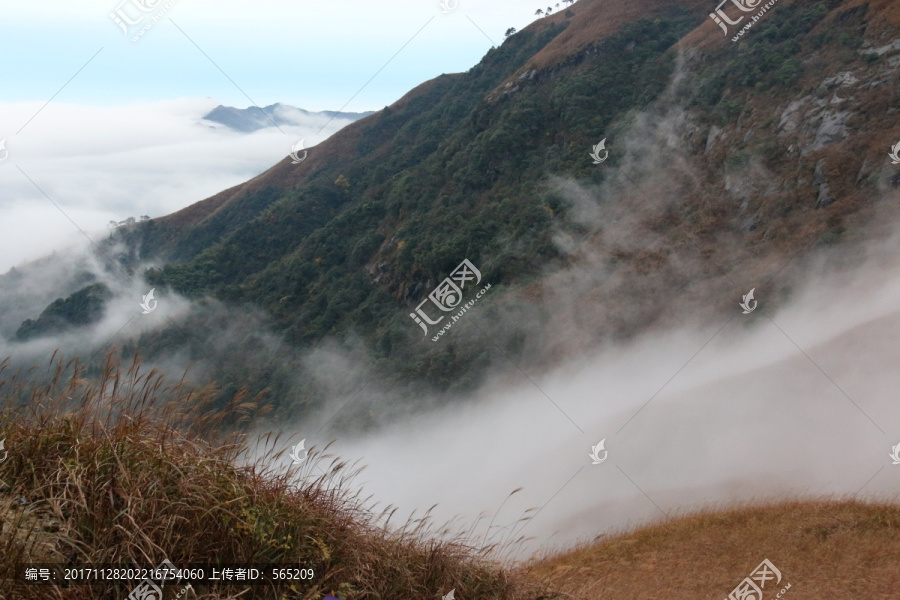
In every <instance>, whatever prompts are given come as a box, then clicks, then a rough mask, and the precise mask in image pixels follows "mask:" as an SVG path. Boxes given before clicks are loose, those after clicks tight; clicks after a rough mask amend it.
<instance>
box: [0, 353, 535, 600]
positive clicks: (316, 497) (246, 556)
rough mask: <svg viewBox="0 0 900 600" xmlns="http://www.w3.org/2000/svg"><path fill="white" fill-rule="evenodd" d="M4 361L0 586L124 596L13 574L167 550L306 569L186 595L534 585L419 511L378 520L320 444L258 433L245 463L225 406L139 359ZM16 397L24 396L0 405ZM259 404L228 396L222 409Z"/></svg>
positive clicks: (511, 594)
mask: <svg viewBox="0 0 900 600" xmlns="http://www.w3.org/2000/svg"><path fill="white" fill-rule="evenodd" d="M3 371H4V370H0V372H2V373H3V377H2V378H0V406H3V407H5V408H4V409H3V410H2V411H0V440H4V441H5V448H6V451H8V453H9V455H8V458H7V459H6V460H4V461H2V462H0V598H3V599H5V600H31V599H44V598H54V599H71V600H88V599H101V598H102V599H112V598H116V599H122V598H125V597H127V596H128V593H129V591H130V590H131V589H132V588H133V587H134V585H135V584H136V583H137V582H132V583H130V584H126V583H110V584H106V585H96V586H77V587H68V588H66V587H62V586H34V585H31V586H29V585H24V584H21V583H14V581H13V580H12V577H13V574H14V572H15V571H14V569H15V565H16V563H20V562H21V563H64V564H70V565H78V564H82V565H83V564H121V565H135V566H144V567H153V566H156V565H158V564H159V563H161V562H162V561H163V560H164V559H168V560H169V561H171V562H172V563H173V564H175V565H176V566H180V567H181V568H186V567H185V565H189V564H193V565H197V564H206V565H224V564H227V563H231V564H236V563H237V564H271V563H276V564H293V565H297V566H302V567H304V568H313V569H314V570H315V577H314V578H313V579H312V580H311V581H309V582H303V584H302V585H301V584H299V583H298V584H296V585H287V586H282V587H280V588H278V589H272V588H270V587H266V586H255V587H252V588H250V590H249V591H247V590H246V589H245V587H242V586H233V585H232V586H226V585H208V586H204V585H196V586H194V592H193V593H189V594H188V596H187V597H188V598H195V597H197V598H205V599H208V600H212V599H224V598H237V597H240V598H243V599H249V598H275V599H278V600H289V599H297V600H300V599H304V600H311V599H315V600H319V599H320V598H322V597H323V596H324V595H325V594H326V593H331V594H334V595H337V596H338V597H340V598H341V600H356V599H363V598H366V599H374V598H385V599H387V598H410V599H414V600H419V599H421V600H424V599H426V598H427V599H434V598H439V597H440V595H441V594H442V593H443V594H446V593H447V592H449V591H450V590H451V589H454V588H455V589H456V590H457V597H461V598H487V597H490V598H498V599H499V598H502V599H508V600H518V599H521V600H525V599H535V600H537V599H538V598H541V597H544V596H542V595H541V592H540V590H539V589H538V588H537V587H536V586H535V585H534V584H533V583H528V582H527V581H526V578H525V576H523V575H515V574H513V573H511V572H509V571H506V570H504V569H502V568H500V567H499V566H498V565H496V564H493V563H491V562H488V561H486V560H485V559H484V558H483V557H482V556H481V553H480V551H479V549H478V548H474V547H472V546H470V545H468V544H466V543H465V542H464V540H463V539H462V537H458V538H456V539H451V541H437V540H436V539H434V537H433V535H432V534H433V533H435V530H434V528H433V527H432V525H431V523H430V522H429V521H428V519H427V515H425V517H426V518H418V519H416V520H410V521H408V522H407V523H406V524H396V526H392V527H390V529H385V528H383V527H382V524H384V523H385V522H388V523H391V521H390V519H389V518H388V517H389V516H392V514H391V509H390V507H388V508H387V509H386V510H384V511H373V510H372V507H371V506H370V505H366V504H365V503H364V502H363V501H362V500H361V499H360V498H359V497H358V496H357V495H356V494H355V493H353V492H352V491H350V490H351V488H350V487H348V485H349V484H348V483H347V480H349V479H351V478H352V476H353V473H352V472H349V473H348V472H347V471H348V470H350V469H349V467H348V465H346V464H345V463H343V462H341V461H340V460H339V459H337V458H335V457H333V456H331V455H328V454H323V453H322V452H321V451H320V452H313V453H311V454H310V458H309V459H308V461H307V462H306V463H305V464H303V465H301V466H300V467H293V468H291V469H287V467H288V466H289V465H290V464H291V461H290V460H289V459H288V458H287V457H286V456H285V451H284V450H283V447H284V446H285V442H284V441H279V440H278V439H276V438H271V437H266V438H264V439H263V440H262V447H263V448H264V450H263V456H261V457H260V458H259V459H258V460H251V461H250V462H249V463H248V462H247V461H246V460H244V459H243V458H242V457H243V456H244V452H245V451H246V450H247V446H248V444H249V443H250V440H247V439H244V438H242V437H240V436H236V437H230V438H228V439H223V438H222V437H221V436H218V437H217V436H216V435H215V433H214V432H216V431H219V430H220V429H221V418H222V414H223V413H215V412H210V411H209V408H210V407H209V402H208V401H209V394H208V393H199V394H197V393H193V394H191V393H188V392H187V391H186V390H184V389H183V388H181V387H180V386H174V387H169V386H166V385H164V383H163V381H162V380H161V379H160V378H159V376H158V375H157V374H155V373H153V372H150V373H146V374H141V373H140V371H139V368H138V365H137V364H131V365H116V364H112V363H111V362H110V363H108V365H107V370H106V373H105V375H104V376H103V377H102V378H101V380H100V381H99V383H98V384H97V385H96V386H94V385H89V384H87V383H86V381H85V380H83V379H81V377H80V373H79V372H78V371H77V365H75V364H73V363H69V364H63V363H61V362H57V363H54V364H51V365H50V367H49V369H48V371H49V372H50V374H51V375H53V376H54V377H53V383H52V384H51V385H50V386H47V387H43V388H40V389H37V388H32V387H30V385H29V384H28V383H27V382H26V380H25V379H22V378H21V376H16V375H10V374H9V373H8V372H3ZM22 398H27V399H28V401H29V407H28V408H22V409H19V410H13V409H12V408H10V407H12V406H15V405H17V404H18V403H19V401H20V400H21V399H22ZM69 398H71V401H70V400H68V399H69ZM163 403H165V404H166V406H167V407H168V408H166V409H161V408H160V406H161V405H162V404H163ZM176 407H181V408H176ZM185 407H191V408H190V409H187V408H185ZM261 410H263V411H264V410H265V409H264V407H261V406H259V404H258V403H256V402H253V401H252V400H249V399H246V398H241V397H238V398H235V399H234V401H233V402H232V404H231V406H229V407H228V409H227V412H226V413H224V414H228V415H235V414H237V415H243V416H245V417H250V416H252V415H254V414H257V413H258V412H259V411H261ZM297 442H299V440H294V443H297ZM342 481H343V487H339V486H337V485H335V484H336V483H340V482H342ZM394 523H395V522H394ZM392 524H393V523H392ZM168 589H171V586H169V588H168ZM167 594H168V592H167ZM166 600H171V597H170V596H169V595H167V596H166Z"/></svg>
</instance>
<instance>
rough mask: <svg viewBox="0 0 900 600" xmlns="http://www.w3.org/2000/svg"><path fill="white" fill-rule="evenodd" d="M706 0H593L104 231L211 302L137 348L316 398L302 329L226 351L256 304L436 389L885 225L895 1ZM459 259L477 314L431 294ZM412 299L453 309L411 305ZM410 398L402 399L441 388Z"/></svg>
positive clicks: (733, 287) (732, 291)
mask: <svg viewBox="0 0 900 600" xmlns="http://www.w3.org/2000/svg"><path fill="white" fill-rule="evenodd" d="M759 4H760V3H759V2H752V1H747V2H745V4H744V6H745V7H748V6H750V7H757V6H759ZM715 9H716V7H715V6H714V5H713V4H712V3H711V2H709V1H707V0H688V1H686V2H681V3H679V4H678V5H673V4H671V3H667V2H662V1H658V0H641V1H640V2H625V1H624V0H614V1H601V0H580V1H579V2H577V3H575V4H574V5H572V6H571V7H569V8H568V9H566V10H561V11H559V12H557V13H555V14H553V15H551V16H550V17H546V18H542V19H539V20H537V21H535V22H534V23H533V24H531V25H530V26H528V27H527V28H525V29H524V30H523V31H520V32H518V33H516V34H514V35H512V36H510V37H509V38H508V39H506V40H505V41H504V43H503V44H502V45H501V46H500V47H497V48H492V49H491V50H490V51H489V52H488V53H487V54H486V55H485V57H484V58H483V60H482V61H481V62H480V63H479V64H478V65H476V66H474V67H473V68H472V69H470V70H469V71H468V72H466V73H457V74H445V75H441V76H439V77H437V78H435V79H433V80H431V81H428V82H425V83H423V84H421V85H420V86H418V87H417V88H415V89H413V90H411V91H410V92H409V93H408V94H406V95H405V96H404V97H403V98H401V99H400V100H398V101H397V102H396V103H394V104H392V105H391V106H388V107H385V108H384V109H383V110H381V111H378V112H377V113H375V114H372V115H369V116H367V117H365V118H362V119H360V120H358V121H356V122H354V123H352V124H350V125H348V126H347V127H345V128H343V129H342V130H341V131H339V132H337V133H336V134H334V135H333V136H332V137H331V138H329V139H328V140H327V141H325V142H323V143H322V144H320V145H318V146H315V147H313V148H310V149H308V155H307V156H306V158H305V159H304V160H302V161H300V162H299V163H298V164H295V163H296V162H297V161H293V160H292V159H290V158H286V159H284V160H283V161H281V162H280V163H278V164H277V165H275V166H273V167H272V168H271V169H269V170H268V171H266V172H265V173H263V174H261V175H259V176H257V177H255V178H253V179H251V180H250V181H247V182H246V183H244V184H241V185H239V186H236V187H234V188H231V189H228V190H224V191H222V192H220V193H219V194H216V195H214V196H212V197H210V198H207V199H205V200H202V201H200V202H198V203H196V204H194V205H192V206H189V207H187V208H185V209H183V210H181V211H178V212H176V213H174V214H171V215H168V216H166V217H163V218H160V219H154V220H151V221H150V222H148V223H143V224H138V225H135V226H133V227H130V228H122V229H120V230H117V231H115V232H113V234H112V236H111V239H110V240H109V242H108V245H107V248H109V249H113V248H121V247H123V246H120V245H119V244H124V247H127V248H129V249H130V250H129V251H128V252H127V253H124V254H121V255H120V256H121V259H122V261H123V262H125V263H126V264H127V265H128V267H129V268H132V269H142V268H144V265H145V264H146V263H148V262H149V263H152V264H154V265H155V266H153V267H152V268H149V269H146V270H145V271H144V276H145V278H146V280H147V282H148V283H149V285H150V286H155V287H157V288H160V289H163V290H166V289H168V290H172V291H175V292H177V293H179V294H182V295H184V296H186V297H188V298H190V299H193V300H195V301H196V302H197V304H196V310H195V311H194V312H193V313H191V314H189V315H188V316H186V317H184V319H183V320H182V321H181V322H180V323H179V324H178V328H179V329H178V330H176V329H173V328H170V329H163V330H159V331H156V332H149V333H145V334H143V335H142V336H141V338H140V340H138V341H137V342H135V345H129V346H128V347H129V349H134V350H140V351H142V352H143V353H144V354H145V355H147V356H149V357H150V358H154V357H156V358H158V357H160V356H164V355H168V354H170V353H173V352H175V351H183V352H184V353H187V354H189V355H190V356H192V357H202V356H210V355H215V356H216V359H217V360H219V361H220V365H226V366H220V368H219V369H217V371H216V374H217V376H220V377H224V378H225V379H226V381H225V386H226V388H228V387H229V386H230V389H233V388H234V386H238V385H240V384H241V383H246V381H247V378H249V379H250V380H251V381H253V382H254V384H253V385H255V386H257V387H256V389H257V390H259V389H262V388H264V387H267V388H269V389H272V390H273V395H274V396H276V397H279V398H280V399H281V400H280V401H281V402H282V403H284V404H292V405H294V406H295V408H296V410H299V411H301V412H302V411H306V410H310V409H311V407H314V406H317V405H318V406H321V404H317V403H321V402H322V400H321V396H322V395H323V393H322V390H320V389H317V388H315V386H313V385H312V384H311V383H310V380H312V379H313V375H315V373H314V372H313V373H309V372H305V373H307V375H309V377H308V378H306V379H304V383H303V384H300V385H299V386H298V385H296V384H295V383H291V382H292V381H293V380H294V378H295V377H296V373H295V368H294V367H295V366H296V364H294V366H285V365H286V364H289V360H288V358H286V356H287V354H288V353H289V351H288V350H284V351H281V350H279V351H278V353H277V356H278V360H277V363H278V364H271V363H272V362H273V361H271V360H269V359H265V360H264V359H263V358H262V356H264V355H263V354H259V353H258V348H262V347H266V346H265V344H263V343H262V342H261V341H259V340H256V339H255V338H253V339H254V341H252V342H251V341H248V340H250V339H251V337H252V336H250V334H249V333H248V332H247V331H244V332H243V333H235V334H234V335H232V336H231V337H230V338H229V341H228V345H227V350H228V351H229V352H232V353H233V354H234V357H233V358H232V359H231V360H230V361H229V360H228V359H226V358H225V357H223V356H220V355H219V354H215V353H216V352H218V351H219V349H220V348H223V347H224V346H223V344H222V343H220V342H214V341H212V340H213V338H211V337H208V336H210V335H212V334H210V331H215V330H216V329H217V328H221V327H222V326H224V325H223V324H227V326H228V327H231V328H239V327H241V326H242V324H243V323H244V322H245V321H248V322H249V319H248V317H247V315H249V314H257V313H258V314H261V315H263V316H262V317H260V319H261V320H262V321H264V322H265V324H266V327H268V328H270V329H271V331H274V332H275V333H276V334H277V336H278V337H279V340H280V342H283V343H286V344H287V346H288V348H289V349H290V352H293V351H295V350H302V349H311V348H315V347H319V346H321V345H322V344H332V343H336V344H338V345H339V346H340V347H341V348H343V349H344V350H346V351H347V352H357V351H360V352H361V353H362V354H363V355H365V358H364V360H365V362H366V363H367V365H369V366H368V368H369V369H370V370H371V372H372V375H371V377H372V378H373V379H376V378H377V379H378V381H379V382H381V383H384V384H391V385H399V384H401V383H402V384H411V382H413V383H416V384H417V385H418V384H421V385H423V386H425V387H426V388H427V389H429V390H434V391H436V392H439V393H440V392H455V391H463V390H470V389H472V388H473V387H474V386H475V385H477V384H478V383H479V382H480V381H481V378H482V377H483V376H484V375H485V374H486V373H487V372H488V371H489V369H491V367H495V366H502V367H504V368H507V369H509V368H521V369H524V370H529V369H539V368H541V367H543V366H546V365H547V364H550V363H553V362H557V361H560V360H563V359H564V358H566V357H571V356H576V355H577V354H578V352H580V351H583V350H584V349H586V348H590V347H593V346H596V345H597V344H598V343H600V342H602V341H604V340H608V339H623V338H629V337H632V336H634V335H636V334H637V333H639V332H641V331H645V330H647V329H648V328H649V327H652V326H657V325H662V324H673V323H679V322H680V321H681V320H682V319H683V318H684V314H685V312H686V311H687V310H688V308H690V307H696V306H698V305H700V304H701V303H702V305H703V306H706V307H707V310H706V312H705V313H704V314H706V315H707V318H708V319H709V320H710V321H714V320H717V319H719V318H720V317H721V316H722V315H723V314H725V313H726V311H732V310H733V309H734V303H735V302H736V301H737V300H739V299H740V298H741V297H742V295H744V294H746V293H747V292H748V291H749V290H750V289H751V288H754V289H755V290H756V297H757V298H760V297H764V296H765V297H767V298H769V299H771V300H772V301H773V302H775V301H777V300H779V299H784V298H786V297H787V296H788V295H789V292H790V282H789V280H787V279H785V273H786V272H785V273H782V270H783V269H784V268H785V265H786V264H788V263H789V262H790V261H792V260H795V259H797V257H802V256H804V255H807V254H809V253H811V252H814V251H816V250H818V249H821V248H825V247H834V246H837V245H840V244H850V243H854V242H855V241H858V240H860V239H866V238H869V237H872V236H875V235H878V232H877V231H876V229H877V227H878V226H879V225H880V224H883V223H884V222H883V221H881V220H879V219H876V218H875V215H876V214H878V211H879V210H883V209H885V208H886V207H888V206H890V205H891V202H890V200H892V199H896V198H897V195H898V186H900V171H898V169H897V168H896V167H894V166H893V165H892V164H891V163H890V160H889V159H888V156H887V153H888V150H889V148H890V147H891V145H892V144H893V143H895V142H896V141H897V140H900V127H898V125H897V115H898V112H900V98H898V96H897V94H896V89H897V77H898V69H900V43H898V41H897V40H898V26H900V7H898V6H897V5H896V3H892V2H890V1H889V0H874V1H870V2H861V1H860V0H825V1H823V2H810V1H799V0H798V1H794V2H791V1H788V0H782V1H781V2H778V3H776V4H774V5H772V6H771V7H770V8H769V9H767V11H766V12H765V13H764V14H762V15H761V16H757V14H756V13H753V14H752V15H751V13H749V12H748V13H746V16H747V18H744V17H741V24H740V28H739V27H738V26H731V27H730V28H729V27H727V26H725V25H723V26H722V27H720V25H719V24H717V23H716V22H715V21H714V20H713V19H711V18H710V13H711V11H715ZM723 10H727V11H728V13H727V14H728V15H730V16H729V19H732V20H738V16H739V15H740V12H741V11H739V10H738V9H737V8H735V7H734V6H731V5H729V7H725V9H723ZM760 10H762V9H760ZM753 19H756V20H755V21H754V20H753ZM748 25H749V26H750V28H746V27H747V26H748ZM723 28H724V29H725V31H724V32H723ZM741 32H743V33H741ZM735 39H736V41H733V40H735ZM276 112H277V111H273V113H272V114H273V115H274V114H275V113H276ZM601 141H602V142H603V143H604V144H605V147H606V151H608V153H609V154H608V155H602V153H603V150H600V154H598V155H597V156H598V159H602V160H595V159H594V158H592V156H591V152H592V149H593V148H595V147H597V145H598V144H599V143H600V142H601ZM873 228H875V229H873ZM466 260H468V261H469V263H468V264H470V265H471V266H473V267H475V268H476V269H477V270H478V272H479V273H480V281H479V282H478V287H477V288H475V289H473V288H471V287H464V289H463V290H462V297H463V299H464V300H465V303H466V305H467V306H470V307H471V312H470V314H463V313H461V312H460V311H461V310H462V306H463V305H462V304H457V301H459V297H456V296H458V295H459V292H454V293H455V294H456V296H454V295H452V294H451V295H450V296H443V298H444V300H445V301H446V306H452V307H455V308H454V310H453V312H442V309H441V308H439V307H436V303H435V302H434V301H432V300H429V294H430V292H431V291H432V290H434V289H435V287H436V286H438V285H439V284H441V283H442V282H446V279H447V278H448V277H449V276H450V275H451V274H452V273H454V272H455V271H456V269H457V268H458V267H459V266H460V265H463V264H464V262H463V261H466ZM457 275H458V272H457ZM476 279H477V278H476ZM456 283H464V280H463V279H459V280H457V281H456ZM468 283H469V284H470V285H471V284H472V283H474V280H468ZM487 284H490V285H491V288H490V289H489V290H488V291H487V292H486V294H487V295H486V296H485V297H484V299H483V300H479V302H480V304H477V305H475V304H472V303H473V302H474V301H475V294H476V293H477V292H478V291H479V288H480V289H481V290H484V289H485V288H484V287H482V286H486V285H487ZM451 291H453V290H452V288H451ZM213 301H215V302H213ZM423 302H424V303H425V304H424V305H423V304H422V303H423ZM420 306H424V308H423V313H424V314H425V315H430V316H429V318H431V319H434V320H437V317H438V316H439V315H444V318H443V319H442V321H441V322H440V323H439V324H438V325H437V326H432V325H428V324H427V323H424V322H423V323H420V322H419V321H417V320H416V318H417V317H419V316H421V315H422V313H418V312H417V308H418V307H420ZM217 307H218V308H217ZM221 307H227V308H221ZM217 310H221V311H223V312H216V311H217ZM228 310H232V311H234V312H232V313H228V312H227V311H228ZM454 316H455V317H457V318H458V321H454V320H453V317H454ZM254 318H255V317H254ZM419 320H420V321H421V320H422V319H419ZM253 322H254V323H256V322H257V321H253ZM457 323H458V324H457ZM448 324H450V325H451V326H452V327H453V328H452V329H447V326H448ZM426 325H427V326H426ZM172 327H174V326H172ZM423 327H425V329H426V333H425V334H424V335H423ZM185 331H186V332H188V333H187V334H185V333H184V332H185ZM433 340H436V341H433ZM485 342H487V343H485ZM242 344H243V345H242ZM179 348H181V349H182V350H178V349H179ZM360 349H361V350H360ZM223 352H224V350H223ZM273 354H276V353H274V351H273ZM265 356H268V355H265ZM253 360H259V363H258V364H256V363H253ZM251 363H252V364H251ZM291 364H293V363H291ZM297 368H299V367H297ZM242 378H243V379H242ZM291 386H294V387H291ZM289 388H290V391H289ZM298 388H299V389H298ZM409 396H410V397H411V398H416V400H412V399H410V400H406V401H404V400H398V399H396V398H395V399H394V401H393V402H392V406H393V405H395V404H398V403H401V404H402V403H403V402H407V403H411V404H417V403H418V404H421V403H425V402H426V401H424V400H421V398H422V397H423V395H422V394H409ZM354 407H355V405H354ZM358 410H359V411H361V412H360V414H363V415H369V416H363V417H360V418H363V419H370V418H371V419H375V418H379V417H378V416H373V415H375V414H376V413H378V414H379V415H380V414H381V413H379V411H375V410H374V409H371V407H369V408H366V407H365V406H360V407H358ZM367 411H368V412H367Z"/></svg>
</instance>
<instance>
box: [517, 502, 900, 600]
mask: <svg viewBox="0 0 900 600" xmlns="http://www.w3.org/2000/svg"><path fill="white" fill-rule="evenodd" d="M765 558H768V559H769V560H770V561H771V562H772V563H773V564H774V565H775V566H776V567H777V568H778V569H779V570H780V571H781V573H782V575H783V579H782V582H781V585H780V586H778V587H777V588H774V586H772V584H771V583H770V584H769V585H767V586H766V589H765V592H766V593H765V596H764V597H765V598H766V600H771V599H772V598H775V596H776V594H777V593H778V592H779V591H780V590H781V589H782V587H784V586H785V585H786V584H788V583H790V584H791V588H790V589H789V590H788V591H787V592H786V593H785V594H784V596H783V598H785V599H786V600H814V599H820V598H828V599H829V600H863V599H865V600H888V599H891V600H896V599H897V598H900V506H896V505H871V504H864V503H861V502H853V501H835V502H828V501H818V502H812V501H809V502H791V503H787V504H778V505H770V506H757V507H748V508H742V509H737V510H733V511H729V512H722V513H715V514H702V515H698V516H693V517H687V518H683V519H679V520H676V521H672V522H669V523H667V524H663V525H658V526H654V527H649V528H646V529H643V530H640V531H636V532H634V533H630V534H626V535H621V536H617V537H615V538H612V539H608V540H605V541H602V542H599V543H597V544H595V545H593V546H590V547H585V548H581V549H578V550H575V551H572V552H569V553H565V554H561V555H557V556H553V557H549V558H545V559H542V560H539V561H536V562H535V563H534V564H532V565H530V566H529V567H528V568H527V571H528V572H529V573H530V574H532V575H535V576H538V577H540V578H542V579H543V580H545V581H546V582H547V583H548V584H549V585H550V586H552V587H553V588H554V589H558V590H561V591H562V592H563V596H562V597H563V598H578V599H579V600H595V599H596V600H600V599H603V600H612V599H615V600H674V599H682V598H683V599H685V600H687V599H691V600H698V599H701V598H710V599H711V598H715V599H717V600H718V599H722V598H727V596H728V594H729V593H730V592H731V590H733V589H734V587H735V586H736V585H737V584H738V583H740V582H741V580H742V579H743V578H744V577H747V576H749V575H750V573H751V572H752V571H753V569H755V568H756V566H757V565H759V564H760V563H761V562H762V561H763V559H765ZM770 588H772V589H770Z"/></svg>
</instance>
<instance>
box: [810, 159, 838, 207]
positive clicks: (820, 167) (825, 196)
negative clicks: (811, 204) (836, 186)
mask: <svg viewBox="0 0 900 600" xmlns="http://www.w3.org/2000/svg"><path fill="white" fill-rule="evenodd" d="M824 167H825V159H824V158H823V159H822V160H820V161H819V162H817V163H816V168H815V171H814V172H813V186H818V188H819V196H818V198H816V208H824V207H826V206H828V205H829V204H832V203H833V202H834V201H835V200H836V198H835V197H834V196H833V195H832V193H831V188H830V187H828V179H827V178H826V177H825V171H824Z"/></svg>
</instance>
